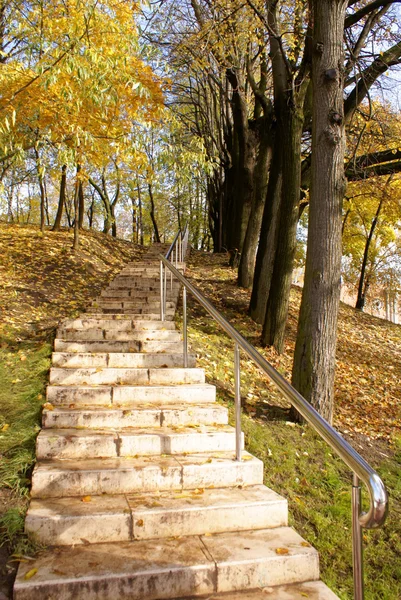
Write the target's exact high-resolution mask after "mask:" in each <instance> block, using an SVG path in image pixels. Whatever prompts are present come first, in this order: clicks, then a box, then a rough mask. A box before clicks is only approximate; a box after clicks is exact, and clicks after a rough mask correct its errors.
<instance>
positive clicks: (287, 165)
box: [262, 98, 303, 352]
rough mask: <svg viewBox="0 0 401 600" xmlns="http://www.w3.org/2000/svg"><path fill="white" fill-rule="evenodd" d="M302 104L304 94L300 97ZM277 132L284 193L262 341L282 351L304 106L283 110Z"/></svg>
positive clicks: (297, 200) (295, 228)
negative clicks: (302, 107) (281, 148)
mask: <svg viewBox="0 0 401 600" xmlns="http://www.w3.org/2000/svg"><path fill="white" fill-rule="evenodd" d="M300 100H301V102H300V104H301V105H302V98H301V99H300ZM280 112H281V114H280V123H279V128H278V132H279V134H280V135H281V139H282V144H283V155H282V178H283V183H282V196H281V203H280V217H279V224H278V232H277V247H276V252H275V254H274V267H273V273H272V279H271V283H270V289H269V297H268V301H267V305H266V314H265V319H264V323H263V331H262V343H264V344H266V345H269V346H274V347H275V348H276V350H277V351H278V352H282V351H283V347H284V336H285V326H286V322H287V315H288V308H289V302H290V291H291V281H292V270H293V263H294V256H295V249H296V243H297V240H296V237H297V223H298V212H299V208H298V207H299V198H300V184H301V136H302V126H303V118H302V109H301V107H296V106H295V107H293V108H290V107H289V108H287V107H285V108H284V109H283V110H281V111H280Z"/></svg>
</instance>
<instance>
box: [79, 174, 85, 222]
mask: <svg viewBox="0 0 401 600" xmlns="http://www.w3.org/2000/svg"><path fill="white" fill-rule="evenodd" d="M84 214H85V199H84V188H83V183H82V179H80V180H79V186H78V227H79V228H80V229H82V227H83V225H84Z"/></svg>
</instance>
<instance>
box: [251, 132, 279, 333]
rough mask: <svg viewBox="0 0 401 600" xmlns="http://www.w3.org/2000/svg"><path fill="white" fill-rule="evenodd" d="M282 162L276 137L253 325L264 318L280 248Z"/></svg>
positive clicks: (253, 301) (258, 257) (257, 266)
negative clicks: (278, 243) (278, 233)
mask: <svg viewBox="0 0 401 600" xmlns="http://www.w3.org/2000/svg"><path fill="white" fill-rule="evenodd" d="M281 162H282V140H281V139H279V137H278V136H277V135H276V138H275V143H274V149H273V157H272V162H271V166H270V175H269V181H268V184H267V198H266V202H265V206H264V211H263V219H262V227H261V231H260V238H259V247H258V251H257V254H256V264H255V274H254V280H253V286H252V294H251V302H250V305H249V314H250V316H251V317H252V319H253V320H254V321H256V322H257V323H261V324H262V323H263V320H264V318H265V313H266V304H267V299H268V297H269V291H270V283H271V277H272V273H273V266H274V255H275V251H276V246H277V229H278V227H277V224H278V218H279V211H280V199H281V188H282V180H283V178H282V168H281Z"/></svg>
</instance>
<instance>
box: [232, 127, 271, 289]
mask: <svg viewBox="0 0 401 600" xmlns="http://www.w3.org/2000/svg"><path fill="white" fill-rule="evenodd" d="M271 125H272V120H271V115H269V117H268V118H263V119H262V120H261V122H258V128H259V148H258V152H257V161H256V166H255V169H254V173H253V201H252V207H251V212H250V215H249V219H248V225H247V229H246V234H245V240H244V244H243V249H242V253H241V260H240V264H239V268H238V285H239V286H241V287H244V288H249V287H251V285H252V281H253V276H254V271H255V258H256V251H257V247H258V242H259V238H260V230H261V226H262V218H263V210H264V206H265V201H266V194H267V182H268V178H269V167H270V162H271V158H272V149H273V136H272V131H271V129H272V128H271Z"/></svg>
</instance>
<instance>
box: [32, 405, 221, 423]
mask: <svg viewBox="0 0 401 600" xmlns="http://www.w3.org/2000/svg"><path fill="white" fill-rule="evenodd" d="M193 423H197V424H198V425H226V424H227V423H228V411H227V409H226V408H225V407H224V406H221V405H220V404H196V405H191V406H185V405H182V404H172V405H170V406H168V405H167V406H156V405H155V406H153V407H152V406H151V407H150V406H149V405H141V404H139V405H138V406H137V407H135V408H131V409H122V408H120V409H118V408H102V407H96V408H95V409H93V408H89V407H85V406H83V407H82V408H81V409H79V410H78V409H75V408H53V409H52V410H49V409H46V408H45V409H43V414H42V424H43V427H46V428H56V429H57V428H58V429H69V428H79V429H81V428H85V429H107V428H108V429H116V428H124V427H125V428H126V427H180V426H181V427H182V426H187V425H192V424H193Z"/></svg>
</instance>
